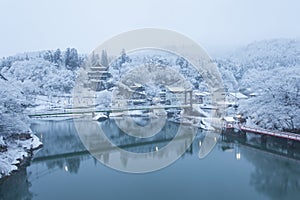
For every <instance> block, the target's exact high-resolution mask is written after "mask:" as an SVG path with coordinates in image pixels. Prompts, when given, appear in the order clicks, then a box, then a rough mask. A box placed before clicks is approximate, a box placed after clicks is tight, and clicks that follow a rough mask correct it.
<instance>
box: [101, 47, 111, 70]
mask: <svg viewBox="0 0 300 200" xmlns="http://www.w3.org/2000/svg"><path fill="white" fill-rule="evenodd" d="M101 65H103V66H104V67H108V65H109V64H108V58H107V53H106V51H105V50H102V54H101Z"/></svg>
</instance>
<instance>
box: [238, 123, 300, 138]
mask: <svg viewBox="0 0 300 200" xmlns="http://www.w3.org/2000/svg"><path fill="white" fill-rule="evenodd" d="M240 129H241V130H242V131H246V132H252V133H258V134H263V135H270V136H274V137H279V138H285V139H289V140H295V141H300V135H299V134H295V133H288V132H280V131H271V130H266V129H261V128H250V127H246V126H241V127H240Z"/></svg>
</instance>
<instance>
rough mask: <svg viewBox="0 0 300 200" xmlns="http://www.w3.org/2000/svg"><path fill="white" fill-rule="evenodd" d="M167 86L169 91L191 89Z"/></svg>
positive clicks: (177, 91) (175, 91)
mask: <svg viewBox="0 0 300 200" xmlns="http://www.w3.org/2000/svg"><path fill="white" fill-rule="evenodd" d="M167 88H168V90H169V91H170V92H174V93H180V92H187V91H191V90H188V89H185V88H184V87H171V86H167Z"/></svg>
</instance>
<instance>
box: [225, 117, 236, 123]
mask: <svg viewBox="0 0 300 200" xmlns="http://www.w3.org/2000/svg"><path fill="white" fill-rule="evenodd" d="M223 119H224V120H225V121H226V122H235V119H234V118H233V117H223Z"/></svg>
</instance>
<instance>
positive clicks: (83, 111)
mask: <svg viewBox="0 0 300 200" xmlns="http://www.w3.org/2000/svg"><path fill="white" fill-rule="evenodd" d="M172 108H190V105H162V106H137V107H128V108H103V109H98V110H95V109H88V108H87V109H84V108H81V109H78V110H76V109H63V110H64V111H63V112H62V111H60V112H48V113H35V114H28V116H29V117H31V118H32V117H49V116H53V117H55V116H66V115H81V114H90V113H101V112H104V113H112V112H124V111H134V110H145V111H151V110H155V109H172Z"/></svg>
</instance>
